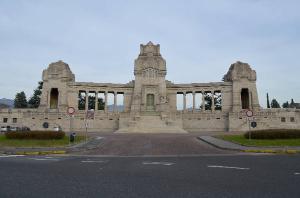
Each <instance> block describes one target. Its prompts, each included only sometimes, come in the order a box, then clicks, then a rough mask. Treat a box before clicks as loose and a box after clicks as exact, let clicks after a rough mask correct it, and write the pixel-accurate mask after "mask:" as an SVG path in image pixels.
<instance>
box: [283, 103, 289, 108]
mask: <svg viewBox="0 0 300 198" xmlns="http://www.w3.org/2000/svg"><path fill="white" fill-rule="evenodd" d="M289 107H290V105H289V102H288V101H286V102H285V103H283V104H282V108H289Z"/></svg>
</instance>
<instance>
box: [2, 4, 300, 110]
mask: <svg viewBox="0 0 300 198" xmlns="http://www.w3.org/2000/svg"><path fill="white" fill-rule="evenodd" d="M299 9H300V1H298V0H285V1H282V0H242V1H241V0H198V1H189V0H182V1H179V0H177V1H174V0H170V1H167V0H164V1H155V0H151V1H146V0H145V1H142V0H137V1H125V0H120V1H113V0H108V1H101V0H98V1H96V0H95V1H89V0H81V1H75V0H69V1H68V0H64V1H62V0H57V1H55V0H48V1H43V0H24V1H22V0H15V1H14V0H1V1H0V69H1V77H0V98H11V99H13V98H14V96H15V94H16V92H19V91H22V90H24V91H25V92H26V94H27V96H28V97H29V96H30V95H31V94H32V92H33V89H35V88H36V86H37V82H38V81H40V80H41V74H42V70H43V69H45V68H47V66H48V65H49V64H50V63H51V62H55V61H57V60H63V61H65V62H66V63H68V64H69V65H70V67H71V70H72V71H73V73H74V74H75V76H76V81H81V82H113V83H126V82H128V81H130V80H132V79H133V78H134V76H133V62H134V59H135V58H136V57H137V55H138V53H139V45H140V44H141V43H144V44H146V43H147V42H148V41H152V42H153V43H155V44H157V43H159V44H160V45H161V53H162V56H163V57H164V58H165V59H166V61H167V79H168V80H171V81H173V82H175V83H191V82H216V81H221V79H222V77H223V75H224V74H225V73H226V72H227V70H228V69H229V66H230V64H232V63H234V62H236V61H237V60H240V61H242V62H247V63H249V64H250V65H251V66H252V68H253V69H255V70H256V72H257V75H258V81H257V86H258V91H259V97H260V103H261V105H263V106H265V104H266V99H265V98H266V96H265V95H266V93H267V92H269V95H270V98H271V99H272V98H273V97H276V99H277V100H278V101H279V102H280V104H282V103H283V102H285V101H287V100H290V99H291V98H294V99H295V100H296V101H297V102H300V59H299V55H300V12H299Z"/></svg>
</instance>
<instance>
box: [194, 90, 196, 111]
mask: <svg viewBox="0 0 300 198" xmlns="http://www.w3.org/2000/svg"><path fill="white" fill-rule="evenodd" d="M195 97H196V93H195V92H194V91H193V111H196V98H195Z"/></svg>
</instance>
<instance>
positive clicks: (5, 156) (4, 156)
mask: <svg viewBox="0 0 300 198" xmlns="http://www.w3.org/2000/svg"><path fill="white" fill-rule="evenodd" d="M24 156H25V155H0V158H1V157H3V158H7V157H24Z"/></svg>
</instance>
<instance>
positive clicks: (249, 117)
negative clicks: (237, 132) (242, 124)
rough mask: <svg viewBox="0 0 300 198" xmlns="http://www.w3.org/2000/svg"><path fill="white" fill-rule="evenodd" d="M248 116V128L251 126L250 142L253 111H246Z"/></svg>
mask: <svg viewBox="0 0 300 198" xmlns="http://www.w3.org/2000/svg"><path fill="white" fill-rule="evenodd" d="M246 116H247V120H248V126H249V140H251V122H250V119H251V120H253V111H251V110H247V111H246Z"/></svg>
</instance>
